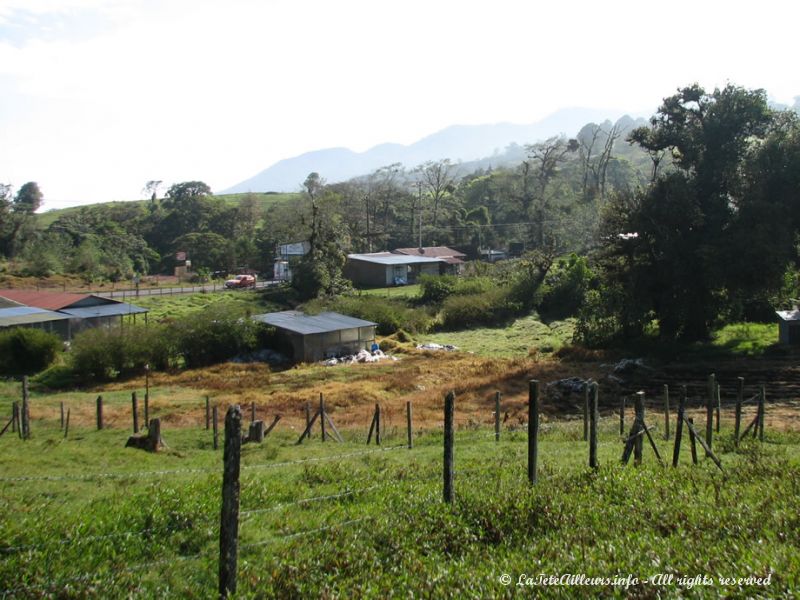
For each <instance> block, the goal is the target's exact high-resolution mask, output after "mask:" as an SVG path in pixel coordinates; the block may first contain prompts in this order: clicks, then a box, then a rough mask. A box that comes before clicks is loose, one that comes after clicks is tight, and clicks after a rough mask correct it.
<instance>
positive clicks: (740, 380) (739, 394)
mask: <svg viewBox="0 0 800 600" xmlns="http://www.w3.org/2000/svg"><path fill="white" fill-rule="evenodd" d="M736 384H737V386H736V422H735V423H734V429H733V445H734V446H736V447H738V446H739V430H740V429H741V428H742V402H743V401H744V377H737V378H736Z"/></svg>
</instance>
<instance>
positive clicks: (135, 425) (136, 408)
mask: <svg viewBox="0 0 800 600" xmlns="http://www.w3.org/2000/svg"><path fill="white" fill-rule="evenodd" d="M131 411H132V412H133V433H139V402H138V400H137V399H136V392H132V393H131Z"/></svg>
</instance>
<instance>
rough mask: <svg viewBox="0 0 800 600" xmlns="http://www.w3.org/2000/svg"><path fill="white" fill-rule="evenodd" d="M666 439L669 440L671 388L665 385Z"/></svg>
mask: <svg viewBox="0 0 800 600" xmlns="http://www.w3.org/2000/svg"><path fill="white" fill-rule="evenodd" d="M664 439H665V440H668V439H669V386H668V385H667V384H666V383H665V384H664Z"/></svg>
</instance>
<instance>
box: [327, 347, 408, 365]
mask: <svg viewBox="0 0 800 600" xmlns="http://www.w3.org/2000/svg"><path fill="white" fill-rule="evenodd" d="M381 360H392V361H397V360H400V359H399V358H397V357H396V356H392V355H390V354H386V353H384V352H383V351H382V350H381V349H378V350H375V351H374V352H370V351H369V350H359V351H358V353H357V354H348V355H345V356H333V357H331V358H328V359H326V360H323V361H322V364H323V365H325V366H326V367H333V366H336V365H352V364H355V363H374V362H379V361H381Z"/></svg>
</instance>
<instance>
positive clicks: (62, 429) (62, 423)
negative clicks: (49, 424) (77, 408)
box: [60, 400, 66, 431]
mask: <svg viewBox="0 0 800 600" xmlns="http://www.w3.org/2000/svg"><path fill="white" fill-rule="evenodd" d="M60 405H61V431H64V417H65V416H66V415H65V414H64V401H63V400H62V401H61V402H60Z"/></svg>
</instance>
